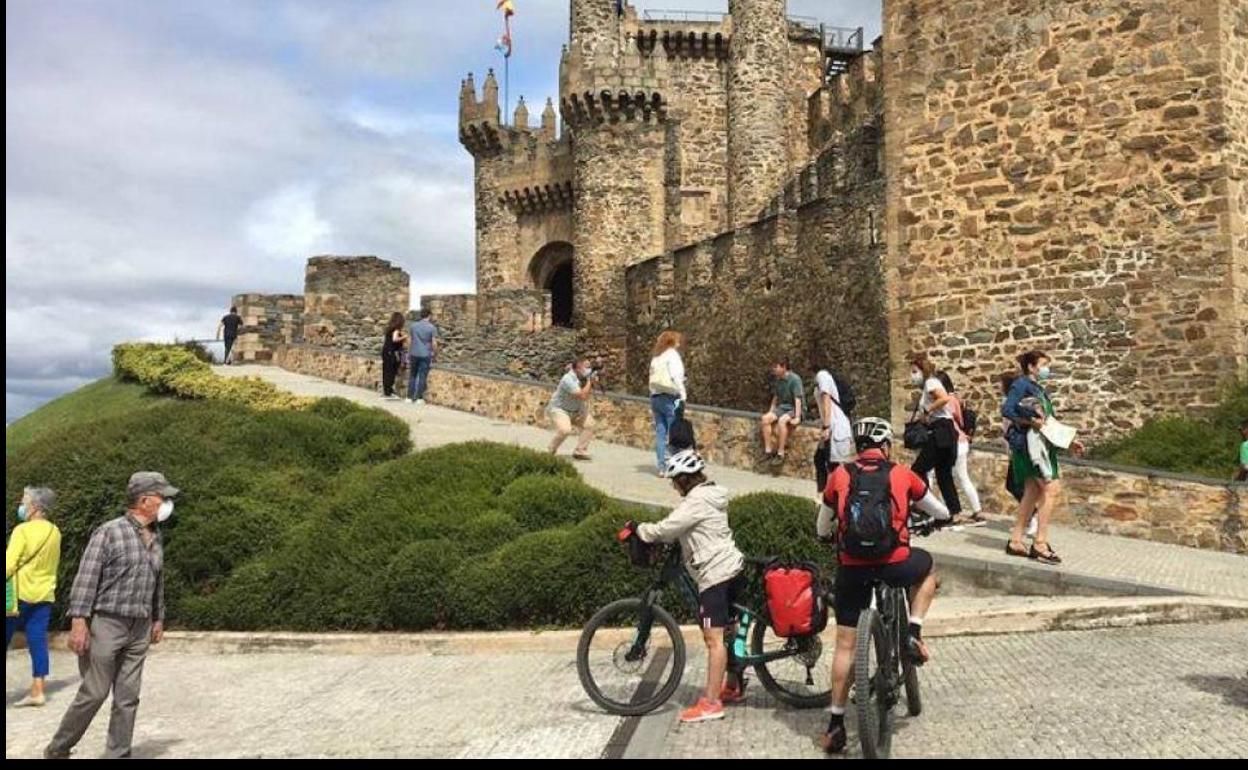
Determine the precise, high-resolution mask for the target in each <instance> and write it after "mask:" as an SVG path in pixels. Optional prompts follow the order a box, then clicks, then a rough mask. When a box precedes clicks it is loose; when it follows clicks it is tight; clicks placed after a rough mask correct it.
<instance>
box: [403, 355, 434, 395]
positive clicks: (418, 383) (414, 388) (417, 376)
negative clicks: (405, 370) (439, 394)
mask: <svg viewBox="0 0 1248 770" xmlns="http://www.w3.org/2000/svg"><path fill="white" fill-rule="evenodd" d="M431 361H432V359H430V358H429V357H428V356H423V357H420V358H417V357H416V356H412V357H411V365H412V378H411V380H410V381H409V382H408V383H407V397H408V398H410V399H412V400H416V399H420V398H424V397H425V386H426V385H428V384H429V364H430V362H431Z"/></svg>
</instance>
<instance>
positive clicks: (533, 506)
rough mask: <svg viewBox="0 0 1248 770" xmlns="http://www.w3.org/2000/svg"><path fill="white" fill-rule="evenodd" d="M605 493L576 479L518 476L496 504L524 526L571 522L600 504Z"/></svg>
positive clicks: (532, 528) (537, 527) (547, 526)
mask: <svg viewBox="0 0 1248 770" xmlns="http://www.w3.org/2000/svg"><path fill="white" fill-rule="evenodd" d="M606 502H607V496H606V495H604V494H603V493H601V492H599V491H598V490H596V489H594V488H593V487H591V486H589V485H588V484H586V483H585V482H583V481H581V480H580V479H572V478H564V477H551V476H522V477H520V478H518V479H516V480H515V481H513V482H512V483H511V484H509V485H508V486H507V489H505V490H503V494H502V497H500V498H499V501H498V507H499V510H501V511H502V512H503V513H506V514H508V515H510V516H511V517H512V518H513V519H515V520H516V521H517V522H519V524H520V526H522V527H524V529H525V530H527V531H530V532H535V531H537V530H540V529H550V528H553V527H561V526H564V525H566V524H575V523H576V522H578V521H580V520H581V519H583V518H585V517H586V516H588V515H589V514H591V513H594V512H596V511H598V510H600V509H601V508H602V506H603V505H605V504H606Z"/></svg>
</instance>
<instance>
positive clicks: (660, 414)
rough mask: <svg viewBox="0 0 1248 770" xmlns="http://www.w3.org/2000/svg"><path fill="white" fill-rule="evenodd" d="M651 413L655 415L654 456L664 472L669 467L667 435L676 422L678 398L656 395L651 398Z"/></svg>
mask: <svg viewBox="0 0 1248 770" xmlns="http://www.w3.org/2000/svg"><path fill="white" fill-rule="evenodd" d="M650 411H651V413H653V414H654V456H655V459H656V460H657V461H658V463H659V470H660V471H662V470H663V469H664V468H666V467H667V434H668V431H670V430H671V429H672V423H673V422H674V421H675V420H676V397H675V396H672V395H668V394H666V393H656V394H655V395H653V396H651V397H650Z"/></svg>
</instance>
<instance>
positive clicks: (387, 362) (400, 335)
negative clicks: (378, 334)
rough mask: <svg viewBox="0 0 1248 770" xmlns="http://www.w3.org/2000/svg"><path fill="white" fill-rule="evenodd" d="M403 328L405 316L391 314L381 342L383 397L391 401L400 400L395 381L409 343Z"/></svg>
mask: <svg viewBox="0 0 1248 770" xmlns="http://www.w3.org/2000/svg"><path fill="white" fill-rule="evenodd" d="M403 326H404V318H403V314H402V313H393V314H391V316H390V323H388V324H386V333H385V336H384V337H382V340H381V395H382V398H385V399H387V400H390V401H394V400H397V399H398V396H396V395H395V394H394V380H395V378H396V377H398V375H399V369H400V367H401V366H402V364H403V348H404V346H405V344H406V343H407V334H406V333H405V332H404V331H403Z"/></svg>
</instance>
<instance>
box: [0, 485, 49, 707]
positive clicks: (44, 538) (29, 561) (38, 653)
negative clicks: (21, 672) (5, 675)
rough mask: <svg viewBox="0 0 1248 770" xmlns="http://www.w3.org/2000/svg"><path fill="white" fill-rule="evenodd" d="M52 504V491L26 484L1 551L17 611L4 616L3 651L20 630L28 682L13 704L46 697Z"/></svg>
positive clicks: (28, 703) (34, 703)
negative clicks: (13, 581) (25, 649)
mask: <svg viewBox="0 0 1248 770" xmlns="http://www.w3.org/2000/svg"><path fill="white" fill-rule="evenodd" d="M55 504H56V493H55V492H53V491H52V490H50V489H48V488H47V487H26V491H25V492H24V493H23V494H22V504H21V505H20V506H18V509H17V520H18V522H19V523H18V525H17V526H16V527H14V528H13V535H12V537H10V538H9V547H8V548H7V549H6V550H5V555H4V565H5V566H4V576H5V579H6V580H7V579H10V578H13V577H14V575H16V576H17V579H16V584H17V585H16V588H17V600H18V610H19V613H18V615H17V616H16V617H6V618H5V620H4V649H5V651H6V652H7V651H8V649H9V645H10V644H12V642H13V633H14V632H15V631H23V632H25V634H26V646H27V647H28V648H29V650H30V663H31V668H32V671H33V680H32V682H31V685H30V695H28V696H27V697H25V698H22V699H21V700H20V701H18V702H17V705H18V706H42V705H43V704H44V703H45V702H46V701H45V698H44V695H43V683H44V680H45V679H47V676H48V622H49V621H50V620H51V619H52V602H53V601H55V600H56V570H57V567H59V566H60V563H61V531H60V530H59V529H57V528H56V525H55V524H53V523H52V522H50V521H48V514H49V513H50V512H51V511H52V506H54V505H55Z"/></svg>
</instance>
